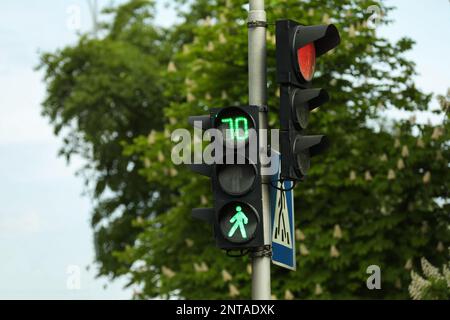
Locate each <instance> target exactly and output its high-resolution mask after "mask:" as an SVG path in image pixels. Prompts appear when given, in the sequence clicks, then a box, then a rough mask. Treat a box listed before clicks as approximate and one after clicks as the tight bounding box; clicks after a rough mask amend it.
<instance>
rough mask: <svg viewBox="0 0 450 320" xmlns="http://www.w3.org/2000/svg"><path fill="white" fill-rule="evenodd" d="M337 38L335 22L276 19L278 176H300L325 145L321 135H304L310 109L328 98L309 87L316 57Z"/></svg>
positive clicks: (304, 173)
mask: <svg viewBox="0 0 450 320" xmlns="http://www.w3.org/2000/svg"><path fill="white" fill-rule="evenodd" d="M339 42H340V37H339V32H338V30H337V29H336V27H335V26H334V25H318V26H303V25H300V24H299V23H297V22H295V21H292V20H279V21H277V22H276V60H277V82H278V83H279V84H280V125H281V132H280V153H281V178H282V179H289V180H303V179H304V178H305V177H306V175H307V173H308V170H309V167H310V158H311V157H313V156H315V155H318V154H320V153H322V152H323V151H324V150H325V149H326V148H327V146H328V139H327V138H326V137H325V136H323V135H314V136H308V135H306V129H307V125H308V119H309V113H310V111H312V110H313V109H315V108H318V107H319V106H321V105H322V104H324V103H326V102H327V101H328V100H329V95H328V93H327V92H326V90H324V89H315V88H312V84H311V80H312V76H313V74H314V68H315V60H316V58H317V57H319V56H321V55H323V54H325V53H326V52H328V51H329V50H331V49H333V48H335V47H336V46H337V45H338V44H339Z"/></svg>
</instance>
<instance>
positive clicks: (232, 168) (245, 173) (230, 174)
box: [217, 164, 257, 196]
mask: <svg viewBox="0 0 450 320" xmlns="http://www.w3.org/2000/svg"><path fill="white" fill-rule="evenodd" d="M256 175H257V172H256V168H255V166H254V165H252V164H233V165H231V164H230V165H219V166H218V167H217V178H218V180H219V184H220V187H221V188H222V190H223V191H225V192H226V193H228V194H230V195H234V196H240V195H244V194H246V193H247V192H249V191H250V189H251V188H252V186H253V184H254V182H255V178H256Z"/></svg>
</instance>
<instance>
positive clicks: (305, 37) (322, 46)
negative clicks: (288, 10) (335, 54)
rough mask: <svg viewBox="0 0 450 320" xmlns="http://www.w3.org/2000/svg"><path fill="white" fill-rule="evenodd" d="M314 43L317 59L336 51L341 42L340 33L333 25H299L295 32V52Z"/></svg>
mask: <svg viewBox="0 0 450 320" xmlns="http://www.w3.org/2000/svg"><path fill="white" fill-rule="evenodd" d="M311 42H314V46H315V48H316V57H320V56H321V55H323V54H325V53H327V52H328V51H330V50H332V49H334V48H335V47H337V46H338V45H339V43H340V42H341V37H340V36H339V31H338V30H337V28H336V27H335V26H334V25H333V24H329V25H318V26H302V25H299V26H297V27H296V28H295V31H294V41H293V44H294V48H293V49H294V51H295V52H296V51H297V50H298V49H299V48H302V47H304V46H305V45H307V44H308V43H311Z"/></svg>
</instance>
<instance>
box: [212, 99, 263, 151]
mask: <svg viewBox="0 0 450 320" xmlns="http://www.w3.org/2000/svg"><path fill="white" fill-rule="evenodd" d="M216 128H218V129H219V130H220V131H221V132H222V135H223V139H224V141H225V142H226V145H227V146H241V145H243V144H246V143H247V141H248V139H249V136H250V130H251V129H254V128H255V124H254V121H253V119H252V118H251V117H250V116H249V114H248V113H247V112H245V111H244V110H242V109H240V108H236V107H231V108H226V109H223V110H222V111H221V112H220V113H219V114H218V115H217V118H216Z"/></svg>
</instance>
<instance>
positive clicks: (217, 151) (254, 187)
mask: <svg viewBox="0 0 450 320" xmlns="http://www.w3.org/2000/svg"><path fill="white" fill-rule="evenodd" d="M258 116H259V109H258V107H254V106H243V107H226V108H217V109H212V110H211V111H210V114H209V115H208V116H193V117H189V122H190V123H191V124H192V125H194V127H202V129H204V130H207V133H209V135H210V136H211V138H212V139H211V144H212V146H213V147H214V152H213V153H214V155H213V163H202V164H192V165H191V170H192V171H194V172H196V173H199V174H202V175H205V176H208V177H210V178H211V187H212V192H213V197H214V208H197V209H194V210H193V212H192V214H193V217H194V218H198V219H202V220H205V221H207V222H209V223H211V224H213V229H214V236H215V239H216V244H217V246H218V247H219V248H221V249H229V250H231V249H245V248H254V247H260V246H263V245H264V242H265V239H264V232H263V219H262V185H261V175H260V163H259V154H258V150H259V148H258V128H259V118H258Z"/></svg>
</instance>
